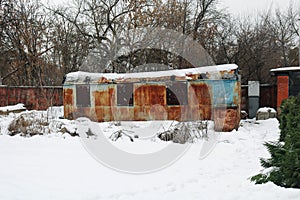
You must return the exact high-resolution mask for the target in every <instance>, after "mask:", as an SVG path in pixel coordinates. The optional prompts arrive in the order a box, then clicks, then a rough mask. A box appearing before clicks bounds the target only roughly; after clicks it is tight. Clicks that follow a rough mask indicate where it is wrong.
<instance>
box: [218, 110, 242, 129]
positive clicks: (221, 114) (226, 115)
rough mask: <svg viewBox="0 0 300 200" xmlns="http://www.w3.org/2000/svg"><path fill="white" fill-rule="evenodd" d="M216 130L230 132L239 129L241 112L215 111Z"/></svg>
mask: <svg viewBox="0 0 300 200" xmlns="http://www.w3.org/2000/svg"><path fill="white" fill-rule="evenodd" d="M213 120H214V122H215V123H214V124H215V127H214V129H215V130H216V131H224V132H229V131H232V130H233V129H236V128H238V124H237V122H239V120H240V119H239V112H238V109H237V108H227V109H215V110H214V119H213Z"/></svg>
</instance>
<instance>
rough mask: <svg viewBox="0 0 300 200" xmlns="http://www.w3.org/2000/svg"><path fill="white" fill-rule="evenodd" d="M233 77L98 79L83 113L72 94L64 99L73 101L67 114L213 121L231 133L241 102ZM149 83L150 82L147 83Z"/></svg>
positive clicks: (103, 118) (101, 118) (232, 73)
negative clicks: (183, 79)
mask: <svg viewBox="0 0 300 200" xmlns="http://www.w3.org/2000/svg"><path fill="white" fill-rule="evenodd" d="M214 73H215V72H214ZM235 75H236V74H235V71H234V70H232V71H229V72H228V71H224V72H223V73H221V76H222V77H225V78H226V79H219V80H209V79H204V78H209V76H215V74H210V73H206V74H205V77H203V76H202V75H201V74H191V75H190V76H188V75H187V77H189V81H186V80H185V81H182V80H181V78H182V77H172V76H169V77H164V76H162V77H153V78H151V77H150V78H146V79H147V80H144V79H145V78H143V79H139V78H135V77H134V78H132V77H131V78H130V79H120V80H114V81H113V82H110V83H107V84H103V82H106V81H109V80H106V79H104V78H103V79H101V80H100V79H99V82H100V83H101V84H99V83H98V84H91V85H90V88H91V92H90V94H91V97H90V100H89V103H90V108H84V110H82V111H81V110H78V108H77V107H76V94H74V91H72V92H67V90H66V91H65V90H64V95H65V97H64V99H66V98H67V96H70V98H71V97H72V101H71V100H70V101H69V102H68V101H65V105H66V107H67V108H65V109H66V114H68V113H74V112H75V113H76V112H82V113H84V114H86V115H93V113H94V115H95V116H94V119H95V120H97V121H111V120H115V121H118V120H135V121H146V120H166V119H168V120H177V121H188V120H210V119H213V120H215V121H216V127H217V128H220V129H222V130H229V129H231V130H232V129H233V128H235V127H237V125H238V123H239V115H240V114H239V112H240V102H241V95H240V82H239V80H238V79H237V78H236V79H234V78H233V77H234V76H235ZM149 80H151V82H147V81H149ZM178 80H181V81H178ZM130 81H135V82H130ZM75 85H76V84H75ZM65 89H67V88H65ZM69 89H70V88H69ZM71 90H72V89H71ZM74 95H75V96H74ZM77 96H78V94H77ZM86 104H87V103H86ZM222 117H223V118H222ZM221 119H223V123H222V122H221Z"/></svg>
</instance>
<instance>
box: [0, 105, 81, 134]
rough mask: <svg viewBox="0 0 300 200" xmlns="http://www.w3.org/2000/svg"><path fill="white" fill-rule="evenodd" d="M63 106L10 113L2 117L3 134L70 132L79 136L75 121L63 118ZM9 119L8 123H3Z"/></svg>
mask: <svg viewBox="0 0 300 200" xmlns="http://www.w3.org/2000/svg"><path fill="white" fill-rule="evenodd" d="M62 116H63V107H62V106H61V107H50V108H49V109H48V110H47V111H36V110H32V111H24V112H21V113H10V114H9V115H7V116H5V117H2V118H1V119H0V121H1V124H3V125H4V126H2V127H1V134H8V135H11V136H14V135H17V134H20V135H21V136H26V137H27V136H28V137H30V136H34V135H47V134H57V133H58V134H65V133H67V134H69V135H71V136H77V135H78V134H77V133H76V127H75V122H74V121H70V120H65V119H61V118H62ZM5 121H7V123H5V124H4V123H2V122H5Z"/></svg>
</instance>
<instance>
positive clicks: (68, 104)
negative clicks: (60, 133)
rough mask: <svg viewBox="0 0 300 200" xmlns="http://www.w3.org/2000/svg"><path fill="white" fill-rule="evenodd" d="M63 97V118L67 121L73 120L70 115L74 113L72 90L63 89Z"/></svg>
mask: <svg viewBox="0 0 300 200" xmlns="http://www.w3.org/2000/svg"><path fill="white" fill-rule="evenodd" d="M63 97H64V100H63V101H64V116H66V117H67V118H68V119H73V115H72V113H73V112H74V107H73V106H74V97H73V90H72V89H64V90H63Z"/></svg>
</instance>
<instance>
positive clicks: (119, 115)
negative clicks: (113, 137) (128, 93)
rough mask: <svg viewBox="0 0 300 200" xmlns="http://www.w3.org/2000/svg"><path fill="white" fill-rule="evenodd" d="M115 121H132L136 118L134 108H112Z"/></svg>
mask: <svg viewBox="0 0 300 200" xmlns="http://www.w3.org/2000/svg"><path fill="white" fill-rule="evenodd" d="M112 115H113V119H114V120H116V121H119V120H120V121H131V120H132V119H133V118H134V108H133V107H128V106H121V107H118V106H114V107H112Z"/></svg>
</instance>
